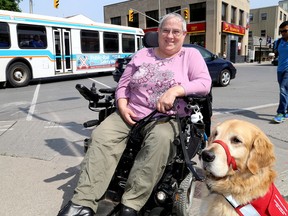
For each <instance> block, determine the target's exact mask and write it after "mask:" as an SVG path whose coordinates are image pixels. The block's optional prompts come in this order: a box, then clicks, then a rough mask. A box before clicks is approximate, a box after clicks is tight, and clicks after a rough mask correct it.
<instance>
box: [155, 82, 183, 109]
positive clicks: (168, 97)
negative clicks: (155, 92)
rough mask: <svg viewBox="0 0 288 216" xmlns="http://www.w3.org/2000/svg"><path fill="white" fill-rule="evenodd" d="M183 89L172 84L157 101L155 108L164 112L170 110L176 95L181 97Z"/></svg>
mask: <svg viewBox="0 0 288 216" xmlns="http://www.w3.org/2000/svg"><path fill="white" fill-rule="evenodd" d="M184 95H185V91H184V89H183V87H182V86H174V87H172V88H170V89H168V90H167V91H166V92H164V94H162V95H161V97H160V98H159V99H158V101H157V105H156V108H157V110H158V111H159V112H162V113H166V112H167V111H169V110H171V109H172V108H173V105H174V101H175V99H176V97H183V96H184Z"/></svg>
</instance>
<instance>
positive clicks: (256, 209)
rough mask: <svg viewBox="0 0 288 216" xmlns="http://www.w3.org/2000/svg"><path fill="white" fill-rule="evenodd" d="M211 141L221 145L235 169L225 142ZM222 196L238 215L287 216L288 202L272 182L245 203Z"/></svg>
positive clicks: (234, 167) (229, 162) (234, 168)
mask: <svg viewBox="0 0 288 216" xmlns="http://www.w3.org/2000/svg"><path fill="white" fill-rule="evenodd" d="M213 143H216V144H219V145H221V146H222V147H223V149H224V150H225V152H226V156H227V164H228V166H229V167H230V166H232V169H233V170H237V164H236V161H235V159H234V158H233V157H232V156H231V154H230V151H229V148H228V146H227V144H226V143H225V142H223V141H222V140H214V141H213ZM224 197H225V199H226V200H227V201H228V202H229V203H230V204H231V205H232V206H233V207H234V209H235V211H236V212H237V213H238V215H240V216H282V215H285V216H288V203H287V202H286V201H285V199H284V198H283V197H282V196H281V194H280V192H279V191H278V189H277V188H276V187H275V185H274V184H272V185H271V186H270V188H269V191H268V192H267V193H266V195H265V196H264V197H260V198H258V199H255V200H252V201H251V202H250V203H247V204H245V205H240V204H238V203H237V201H236V200H235V199H234V198H233V197H232V195H228V196H224Z"/></svg>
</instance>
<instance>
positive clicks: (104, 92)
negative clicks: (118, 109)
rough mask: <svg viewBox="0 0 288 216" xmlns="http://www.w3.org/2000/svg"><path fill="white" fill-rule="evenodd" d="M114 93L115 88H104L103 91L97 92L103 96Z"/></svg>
mask: <svg viewBox="0 0 288 216" xmlns="http://www.w3.org/2000/svg"><path fill="white" fill-rule="evenodd" d="M115 91H116V87H114V88H105V89H99V92H101V93H103V94H113V93H115Z"/></svg>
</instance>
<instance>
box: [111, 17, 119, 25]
mask: <svg viewBox="0 0 288 216" xmlns="http://www.w3.org/2000/svg"><path fill="white" fill-rule="evenodd" d="M111 24H114V25H121V17H120V16H119V17H112V18H111Z"/></svg>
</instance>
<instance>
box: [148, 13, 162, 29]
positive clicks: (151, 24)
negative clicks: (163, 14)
mask: <svg viewBox="0 0 288 216" xmlns="http://www.w3.org/2000/svg"><path fill="white" fill-rule="evenodd" d="M149 17H151V18H153V19H155V20H159V11H158V10H153V11H147V12H146V27H147V28H151V27H158V22H156V21H155V20H152V19H150V18H149Z"/></svg>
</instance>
